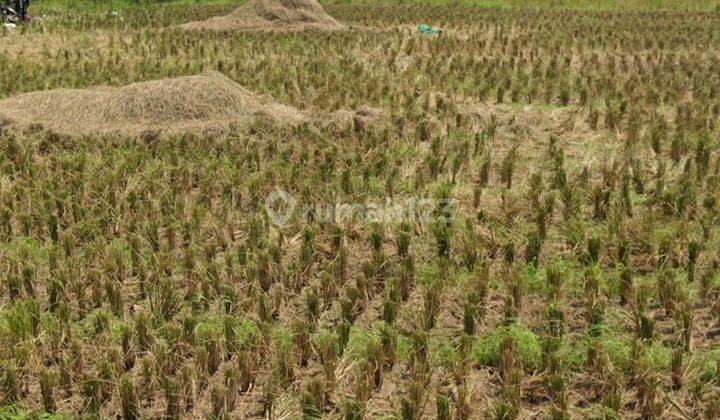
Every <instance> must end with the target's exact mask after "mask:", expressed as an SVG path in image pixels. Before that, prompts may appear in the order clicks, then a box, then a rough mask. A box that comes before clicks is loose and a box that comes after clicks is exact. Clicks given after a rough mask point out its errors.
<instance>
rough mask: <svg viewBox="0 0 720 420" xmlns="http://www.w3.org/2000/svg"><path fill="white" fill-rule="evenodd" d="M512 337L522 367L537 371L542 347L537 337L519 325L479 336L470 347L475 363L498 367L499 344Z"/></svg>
mask: <svg viewBox="0 0 720 420" xmlns="http://www.w3.org/2000/svg"><path fill="white" fill-rule="evenodd" d="M508 336H511V337H514V338H515V341H516V342H517V345H518V350H519V351H520V355H521V357H522V362H523V366H525V367H526V368H528V369H538V368H539V367H540V363H541V361H542V347H541V344H540V340H539V339H538V337H537V335H535V333H533V332H532V331H530V330H529V329H528V328H527V327H525V326H524V325H522V324H520V323H515V324H511V325H508V326H505V327H501V328H496V329H494V330H493V331H491V332H489V333H487V334H484V335H481V336H480V337H478V339H477V340H476V341H475V343H474V344H473V346H472V356H473V358H474V360H475V362H476V363H478V364H480V365H487V366H498V364H499V363H500V344H501V343H502V341H503V340H504V339H505V337H508Z"/></svg>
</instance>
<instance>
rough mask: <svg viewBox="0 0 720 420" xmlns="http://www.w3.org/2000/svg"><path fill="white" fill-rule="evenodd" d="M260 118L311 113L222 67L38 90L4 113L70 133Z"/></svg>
mask: <svg viewBox="0 0 720 420" xmlns="http://www.w3.org/2000/svg"><path fill="white" fill-rule="evenodd" d="M257 118H262V119H266V120H270V121H271V122H272V123H277V124H280V125H284V124H288V125H294V124H297V123H299V122H301V121H302V120H303V119H304V118H305V117H304V116H303V114H302V113H301V112H300V111H299V110H297V109H295V108H292V107H289V106H285V105H282V104H279V103H278V102H276V101H274V100H273V99H272V98H269V97H264V96H258V95H255V94H253V93H251V92H250V91H248V90H247V89H244V88H243V87H242V86H240V85H238V84H237V83H235V82H233V81H232V80H230V79H228V78H227V77H225V76H224V75H222V74H220V73H217V72H208V73H204V74H201V75H197V76H185V77H178V78H173V79H162V80H155V81H150V82H143V83H135V84H132V85H129V86H124V87H120V88H112V87H95V88H90V89H57V90H50V91H41V92H32V93H27V94H21V95H18V96H14V97H11V98H8V99H5V100H2V101H0V119H6V120H9V121H11V122H12V123H15V124H17V125H19V126H21V127H29V126H37V125H39V126H42V127H43V128H47V129H50V130H52V131H54V132H56V133H58V134H66V135H87V134H122V135H130V136H132V135H137V134H140V133H142V132H144V131H148V130H150V131H158V132H164V133H181V132H200V133H202V132H212V131H221V130H224V129H226V128H228V127H229V126H231V125H233V126H238V127H242V126H246V125H248V124H250V123H251V122H253V121H254V120H256V119H257Z"/></svg>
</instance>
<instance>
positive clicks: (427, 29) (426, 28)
mask: <svg viewBox="0 0 720 420" xmlns="http://www.w3.org/2000/svg"><path fill="white" fill-rule="evenodd" d="M418 32H419V33H421V34H424V35H437V34H438V32H439V31H438V30H437V29H434V28H432V27H431V26H430V25H427V24H424V23H421V24H420V26H418Z"/></svg>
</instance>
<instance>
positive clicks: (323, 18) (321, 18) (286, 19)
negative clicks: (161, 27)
mask: <svg viewBox="0 0 720 420" xmlns="http://www.w3.org/2000/svg"><path fill="white" fill-rule="evenodd" d="M181 28H183V29H190V30H212V31H260V32H296V31H304V30H307V29H315V30H320V31H337V30H343V29H345V25H343V24H341V23H339V22H338V21H336V20H335V19H334V18H333V17H332V16H330V15H328V14H327V13H326V12H325V10H323V8H322V6H321V5H320V3H318V2H317V0H250V1H249V2H248V3H246V4H244V5H242V6H241V7H239V8H237V9H235V11H233V12H232V13H230V14H229V15H227V16H216V17H213V18H210V19H208V20H204V21H200V22H190V23H186V24H184V25H181Z"/></svg>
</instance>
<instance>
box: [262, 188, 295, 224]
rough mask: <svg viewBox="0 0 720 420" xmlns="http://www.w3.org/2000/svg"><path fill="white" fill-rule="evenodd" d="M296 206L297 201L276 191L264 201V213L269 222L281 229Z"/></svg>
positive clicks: (284, 193)
mask: <svg viewBox="0 0 720 420" xmlns="http://www.w3.org/2000/svg"><path fill="white" fill-rule="evenodd" d="M296 204H297V201H296V200H295V197H293V196H292V195H291V194H289V193H287V192H285V191H282V190H276V191H273V192H271V193H270V194H269V195H268V196H267V198H266V199H265V212H266V213H267V215H268V217H269V218H270V221H271V222H273V223H274V224H275V225H276V226H278V227H283V226H285V225H286V224H287V222H288V221H289V220H290V218H291V217H292V215H293V212H294V211H295V205H296Z"/></svg>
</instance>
